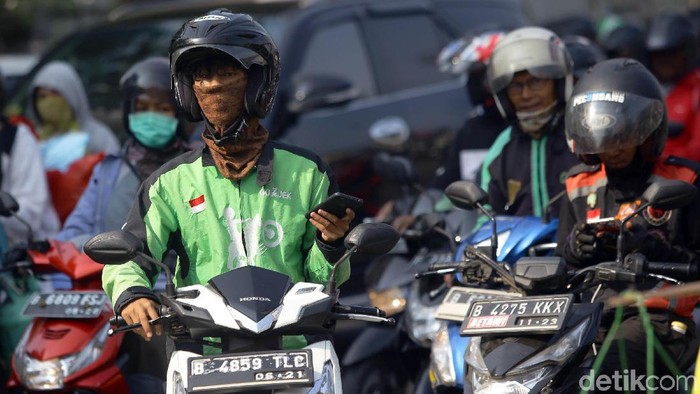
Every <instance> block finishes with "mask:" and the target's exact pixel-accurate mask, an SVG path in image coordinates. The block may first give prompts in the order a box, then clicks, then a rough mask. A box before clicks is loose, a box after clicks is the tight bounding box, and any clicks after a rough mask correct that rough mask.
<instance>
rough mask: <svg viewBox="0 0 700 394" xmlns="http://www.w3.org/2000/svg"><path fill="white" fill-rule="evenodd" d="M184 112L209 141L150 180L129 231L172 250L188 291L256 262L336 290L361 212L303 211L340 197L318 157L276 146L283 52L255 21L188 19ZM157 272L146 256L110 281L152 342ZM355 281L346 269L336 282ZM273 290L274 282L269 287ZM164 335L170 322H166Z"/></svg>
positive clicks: (159, 249)
mask: <svg viewBox="0 0 700 394" xmlns="http://www.w3.org/2000/svg"><path fill="white" fill-rule="evenodd" d="M170 67H171V74H172V80H173V88H174V91H175V95H176V99H177V102H178V105H179V106H180V108H181V109H182V111H183V113H184V114H185V115H186V116H187V117H188V118H189V120H191V121H201V120H204V122H205V124H206V128H205V130H204V132H203V135H202V137H203V139H204V142H205V145H204V146H203V147H202V148H201V149H198V150H195V151H191V152H188V153H185V154H183V155H182V156H179V157H177V158H175V159H173V160H171V161H170V162H168V163H166V164H165V165H164V166H163V167H161V168H160V169H158V170H156V171H155V172H154V173H153V174H152V175H151V176H150V177H149V178H147V179H146V180H145V181H144V183H143V185H142V186H141V189H140V190H139V192H138V194H137V198H136V201H135V202H134V204H133V206H132V208H131V210H130V212H129V215H128V217H127V221H126V223H125V224H124V227H123V228H124V229H125V230H127V231H130V232H131V233H133V234H135V235H136V236H137V237H140V238H141V239H142V240H143V241H144V245H146V252H147V253H149V254H150V255H151V256H153V257H154V258H156V259H162V258H163V256H165V254H166V253H167V252H168V251H170V250H173V251H175V252H176V253H177V256H178V261H177V266H176V268H175V275H174V276H175V285H176V286H177V287H180V286H187V285H193V284H203V283H206V282H207V281H208V280H209V279H211V278H212V277H214V276H216V275H219V274H221V273H224V272H227V271H229V270H232V269H236V268H238V267H242V266H245V265H255V266H259V267H264V268H268V269H272V270H275V271H278V272H281V273H284V274H286V275H288V276H289V277H290V278H291V279H292V281H294V282H298V281H311V282H316V283H325V282H326V281H327V280H328V277H329V274H330V272H331V268H332V265H331V263H332V262H335V261H336V260H337V259H339V258H340V257H341V256H342V254H343V252H344V248H343V243H342V241H343V237H344V236H345V234H346V233H347V231H348V230H349V227H350V222H351V221H352V220H353V219H354V217H355V214H354V212H353V211H352V210H350V209H348V210H346V213H345V216H344V217H342V218H338V217H336V216H334V215H332V214H330V213H328V212H325V211H323V210H320V211H318V212H316V213H313V214H312V215H311V218H310V219H309V220H306V219H305V218H304V214H305V213H306V212H307V211H309V210H310V209H311V208H313V207H314V206H316V205H317V204H319V203H321V202H322V201H323V200H325V199H326V197H327V196H328V195H329V194H330V193H333V192H335V191H337V185H336V183H335V180H334V178H333V176H332V174H331V172H330V169H329V167H328V166H327V165H326V164H325V163H323V162H322V161H321V159H319V158H318V157H317V156H316V155H314V154H312V153H311V152H308V151H305V150H303V149H300V148H295V147H291V146H287V145H283V144H280V143H277V142H275V141H269V140H268V132H267V130H266V129H265V128H264V127H262V126H261V125H260V124H259V119H261V118H264V117H265V116H266V115H267V114H268V112H269V111H270V108H271V107H272V103H273V101H274V97H275V94H276V91H277V83H278V78H279V56H278V52H277V48H276V47H275V44H274V43H273V41H272V39H271V38H270V36H269V35H268V33H267V32H266V31H265V29H264V28H263V27H262V26H260V25H259V24H258V23H256V22H255V21H253V20H252V19H251V18H250V16H248V15H244V14H234V13H231V12H230V11H228V10H225V9H219V10H215V11H212V12H210V13H208V14H207V15H204V16H202V17H199V18H195V19H193V20H191V21H189V22H186V23H185V24H184V25H183V26H182V28H181V29H180V30H179V31H178V32H177V33H176V34H175V36H174V37H173V40H172V42H171V45H170ZM157 275H158V272H157V269H156V268H155V267H154V266H152V265H149V264H148V263H146V262H144V261H139V260H135V261H132V262H129V263H127V264H124V265H119V266H106V267H105V269H104V271H103V275H102V281H103V286H104V289H105V292H106V293H107V294H108V295H109V297H110V298H111V300H112V303H113V305H114V310H115V311H116V312H117V313H118V314H121V316H122V317H123V318H124V320H125V321H126V322H127V323H129V324H133V323H136V322H140V323H141V325H142V329H140V330H138V331H137V332H138V333H139V334H141V335H142V336H143V337H144V338H146V339H149V338H151V337H152V335H153V333H152V330H151V327H150V326H149V324H148V320H149V319H154V318H156V317H157V313H156V307H157V300H158V299H157V297H156V296H155V295H154V294H153V292H152V290H151V288H152V286H153V284H154V282H155V280H156V277H157ZM349 275H350V267H349V264H348V262H344V263H343V264H342V265H341V267H340V269H339V272H338V276H337V280H338V282H339V283H340V282H342V281H344V280H347V278H348V277H349ZM262 285H264V284H262ZM155 331H156V334H160V333H161V327H160V326H156V327H155Z"/></svg>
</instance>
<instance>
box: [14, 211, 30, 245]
mask: <svg viewBox="0 0 700 394" xmlns="http://www.w3.org/2000/svg"><path fill="white" fill-rule="evenodd" d="M12 217H14V218H15V219H17V220H19V222H20V223H22V224H23V225H24V227H26V228H27V238H29V239H28V241H29V242H28V244H29V245H31V243H32V241H34V232H33V231H32V226H30V225H29V223H27V221H26V220H24V219H22V218H21V217H19V215H17V213H15V212H13V213H12Z"/></svg>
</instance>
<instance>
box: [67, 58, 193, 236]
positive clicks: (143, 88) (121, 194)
mask: <svg viewBox="0 0 700 394" xmlns="http://www.w3.org/2000/svg"><path fill="white" fill-rule="evenodd" d="M120 87H121V92H122V98H123V101H122V121H123V123H124V129H125V130H126V133H127V135H128V137H129V138H127V140H126V141H125V143H124V145H123V146H122V149H121V151H120V152H119V153H118V154H115V155H107V156H106V157H105V159H104V160H103V161H102V162H101V163H99V164H98V165H97V166H96V167H95V169H94V170H93V173H92V178H91V179H90V182H89V183H88V187H87V188H86V190H85V192H84V193H83V195H82V196H81V197H80V200H79V201H78V204H77V205H76V207H75V209H74V210H73V212H71V214H70V215H69V216H68V219H66V222H65V224H64V226H63V229H62V230H61V232H60V233H59V234H58V236H57V238H58V239H60V240H64V241H66V240H70V241H73V242H74V243H76V245H77V246H79V247H80V246H82V244H83V243H84V242H85V241H87V240H88V239H90V238H91V237H92V236H94V235H96V234H98V233H101V232H104V231H110V230H116V229H119V228H121V226H122V224H124V220H125V219H126V215H127V212H128V210H129V208H130V207H131V204H132V202H133V201H134V197H135V196H136V191H137V189H138V187H139V186H140V184H141V182H142V181H143V180H144V179H145V178H147V177H148V176H149V175H150V174H151V173H152V172H153V171H154V170H155V169H157V168H158V167H160V166H161V165H163V164H164V163H165V162H166V161H168V160H169V159H171V158H173V157H175V156H177V155H179V154H180V153H183V152H184V151H186V150H187V149H188V148H189V147H188V146H187V144H186V143H185V141H186V139H187V134H186V132H185V130H186V128H187V125H186V124H185V121H184V120H182V119H180V116H179V112H178V109H177V105H176V103H175V98H174V96H173V94H172V92H171V90H170V66H169V61H168V59H167V58H164V57H151V58H147V59H145V60H142V61H140V62H137V63H136V64H134V65H133V66H131V68H129V69H128V70H127V71H126V73H124V75H123V76H122V78H121V81H120Z"/></svg>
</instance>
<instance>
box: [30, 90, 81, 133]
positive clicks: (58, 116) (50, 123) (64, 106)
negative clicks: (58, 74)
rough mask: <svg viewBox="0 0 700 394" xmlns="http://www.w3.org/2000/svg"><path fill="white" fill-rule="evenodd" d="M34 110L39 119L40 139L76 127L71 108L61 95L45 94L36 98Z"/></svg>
mask: <svg viewBox="0 0 700 394" xmlns="http://www.w3.org/2000/svg"><path fill="white" fill-rule="evenodd" d="M36 111H37V113H38V115H39V118H40V119H41V126H40V131H39V134H40V136H41V138H42V139H45V138H48V137H50V136H52V135H55V134H60V133H63V132H66V131H70V130H76V129H77V123H76V122H75V120H74V118H73V110H72V109H71V107H70V104H68V101H67V100H66V99H64V98H63V96H46V97H40V98H38V99H37V100H36Z"/></svg>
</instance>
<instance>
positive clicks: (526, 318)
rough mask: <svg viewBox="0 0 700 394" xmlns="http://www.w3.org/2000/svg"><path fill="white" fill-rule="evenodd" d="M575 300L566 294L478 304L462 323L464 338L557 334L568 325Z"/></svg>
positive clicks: (471, 308)
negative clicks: (570, 309)
mask: <svg viewBox="0 0 700 394" xmlns="http://www.w3.org/2000/svg"><path fill="white" fill-rule="evenodd" d="M572 297H573V296H572V295H571V294H565V295H552V296H536V297H522V298H517V299H492V300H483V301H475V302H474V303H472V305H471V307H470V308H469V313H467V316H466V317H465V319H464V322H463V323H462V327H461V328H460V334H461V335H464V336H471V335H484V334H489V335H490V334H509V333H518V332H527V333H550V332H556V331H558V330H559V329H561V327H562V325H563V324H564V319H565V318H566V313H567V312H568V310H569V307H570V306H571V302H572V301H571V300H572Z"/></svg>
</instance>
